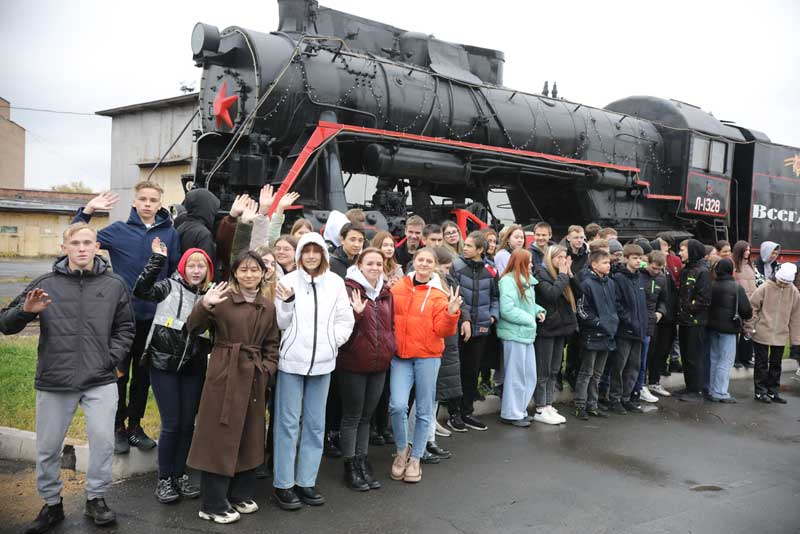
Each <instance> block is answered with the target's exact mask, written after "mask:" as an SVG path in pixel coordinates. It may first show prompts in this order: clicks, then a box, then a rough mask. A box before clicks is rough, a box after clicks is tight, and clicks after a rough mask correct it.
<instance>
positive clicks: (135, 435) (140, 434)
mask: <svg viewBox="0 0 800 534" xmlns="http://www.w3.org/2000/svg"><path fill="white" fill-rule="evenodd" d="M128 443H130V444H131V446H132V447H136V448H137V449H139V450H140V451H149V450H150V449H153V448H155V446H156V442H155V441H153V440H152V439H150V437H149V436H148V435H147V434H145V433H144V430H143V429H142V427H140V426H139V425H135V426H131V427H129V428H128Z"/></svg>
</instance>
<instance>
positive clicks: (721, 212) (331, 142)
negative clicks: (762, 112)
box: [186, 0, 800, 254]
mask: <svg viewBox="0 0 800 534" xmlns="http://www.w3.org/2000/svg"><path fill="white" fill-rule="evenodd" d="M278 6H279V10H280V23H279V28H278V30H277V31H275V32H271V33H260V32H256V31H252V30H248V29H245V28H242V27H236V26H235V27H230V28H227V29H225V30H224V31H222V32H220V31H219V30H218V29H217V28H216V27H214V26H211V25H207V24H202V23H199V24H197V25H196V26H195V29H194V31H193V34H192V52H193V57H194V60H195V63H196V64H197V65H198V66H199V67H202V79H201V89H200V97H199V107H200V109H199V112H200V117H201V131H199V132H196V134H195V135H196V142H197V151H196V153H197V156H196V161H195V163H194V174H193V175H192V176H189V177H186V180H187V182H188V181H189V180H191V181H192V182H193V186H195V187H207V188H209V189H210V190H211V191H213V192H214V193H215V194H217V195H218V196H219V197H220V198H221V200H222V202H223V205H229V204H230V202H231V201H232V199H233V197H234V196H235V195H237V194H239V193H242V192H249V193H251V194H253V195H254V194H257V191H258V189H259V188H260V187H261V186H262V185H263V184H265V183H272V184H276V185H280V186H281V187H280V189H279V192H280V193H284V192H285V191H287V190H288V189H292V190H296V191H298V192H300V193H301V195H302V197H301V199H302V210H303V215H304V216H306V217H308V218H311V219H314V220H316V221H317V222H318V223H319V224H324V221H325V220H326V217H327V213H328V211H329V210H332V209H338V210H340V211H345V210H347V209H348V208H349V207H353V203H352V202H348V198H346V195H345V189H346V185H347V183H348V182H349V180H350V177H351V176H352V175H353V174H356V175H363V174H365V175H369V176H372V177H375V179H376V182H375V194H374V195H373V196H372V198H371V201H369V202H366V203H365V204H364V205H360V206H359V207H363V208H364V209H365V210H366V211H367V212H368V222H369V223H370V224H371V225H374V226H380V227H384V228H389V229H390V230H392V231H394V232H395V233H397V232H398V231H399V229H400V227H401V225H402V222H403V221H404V219H405V217H406V215H407V212H409V211H413V212H415V213H419V214H421V215H422V216H423V217H424V218H426V220H434V221H440V220H444V219H446V218H455V219H456V220H458V222H459V224H460V225H461V226H462V230H467V229H472V228H474V227H479V226H482V225H485V224H486V223H490V224H491V223H496V222H497V218H496V217H495V216H494V214H493V213H492V207H491V205H490V202H489V193H490V192H491V191H497V190H503V191H505V192H506V193H507V196H508V199H509V204H510V207H511V209H512V210H513V214H514V219H515V220H516V221H518V222H520V223H521V224H527V223H532V222H536V221H538V220H547V221H548V222H550V223H551V224H553V226H554V227H555V229H556V231H557V232H558V231H563V230H565V229H566V226H567V225H569V224H574V223H580V224H586V223H589V222H592V221H594V222H598V223H600V224H601V225H604V226H606V225H608V226H614V227H616V228H617V229H618V230H619V231H620V234H621V235H622V236H623V237H629V236H634V235H639V234H641V235H645V236H653V235H654V234H656V233H657V232H661V231H672V232H673V234H674V235H675V237H688V236H689V235H694V236H697V237H699V238H701V239H704V240H716V239H722V238H727V239H730V240H736V239H749V240H751V241H752V243H753V244H754V245H758V244H759V243H760V242H761V241H762V240H765V239H771V240H773V241H778V242H780V243H781V244H782V245H783V247H784V252H785V253H790V254H791V253H794V254H800V232H798V231H797V229H800V194H799V193H800V149H797V148H793V147H788V146H782V145H776V144H773V143H771V142H770V140H769V138H768V137H767V136H766V135H764V134H763V133H760V132H758V131H755V130H751V129H747V128H743V127H740V126H737V125H734V124H732V123H727V122H722V121H719V120H717V119H716V118H715V117H714V116H713V115H711V114H709V113H707V112H705V111H703V110H701V109H699V108H698V107H695V106H692V105H690V104H686V103H683V102H678V101H675V100H667V99H661V98H655V97H648V96H634V97H629V98H624V99H622V100H618V101H616V102H612V103H611V104H609V105H608V106H606V107H605V108H604V109H598V108H594V107H591V106H587V105H584V104H580V103H576V102H570V101H567V100H564V99H560V98H557V95H556V91H555V87H554V90H553V93H552V95H548V94H546V93H545V94H532V93H525V92H522V91H517V90H513V89H509V88H507V87H504V86H503V63H504V56H503V53H502V52H500V51H497V50H489V49H485V48H479V47H474V46H469V45H461V44H455V43H449V42H445V41H440V40H438V39H436V38H434V37H432V36H428V35H424V34H420V33H415V32H409V31H406V30H402V29H400V28H396V27H393V26H389V25H386V24H382V23H379V22H375V21H371V20H367V19H364V18H361V17H357V16H354V15H350V14H347V13H343V12H340V11H336V10H332V9H328V8H325V7H321V6H318V4H317V2H316V1H315V0H278ZM409 192H410V198H409Z"/></svg>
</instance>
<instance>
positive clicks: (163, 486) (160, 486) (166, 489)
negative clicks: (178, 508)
mask: <svg viewBox="0 0 800 534" xmlns="http://www.w3.org/2000/svg"><path fill="white" fill-rule="evenodd" d="M180 498H181V495H180V493H178V491H177V490H176V489H175V486H173V485H172V479H170V478H159V479H158V483H157V484H156V499H158V502H160V503H161V504H167V503H171V502H175V501H177V500H178V499H180Z"/></svg>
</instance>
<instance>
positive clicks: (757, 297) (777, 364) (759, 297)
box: [747, 263, 800, 404]
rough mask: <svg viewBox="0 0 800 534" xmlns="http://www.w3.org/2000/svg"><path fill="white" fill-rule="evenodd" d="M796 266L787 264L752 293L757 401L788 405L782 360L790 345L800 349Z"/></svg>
mask: <svg viewBox="0 0 800 534" xmlns="http://www.w3.org/2000/svg"><path fill="white" fill-rule="evenodd" d="M796 274H797V266H795V265H794V264H793V263H784V264H783V265H781V266H780V268H779V269H778V270H777V272H776V273H775V280H767V281H766V282H765V283H764V284H763V285H761V286H760V287H759V288H758V289H756V290H755V291H754V292H753V295H752V296H751V297H750V304H752V306H753V318H752V319H751V321H750V322H749V324H748V325H747V328H748V330H749V331H750V333H751V337H752V338H753V348H754V352H755V356H756V365H755V372H754V374H753V379H754V382H755V384H754V385H755V399H756V400H757V401H761V402H764V403H767V404H769V403H772V402H775V403H779V404H786V400H785V399H783V398H782V397H781V396H780V395H779V392H780V378H781V360H782V359H783V351H784V348H785V347H786V344H787V343H791V345H792V347H793V348H795V347H797V346H799V345H800V292H799V291H798V290H797V288H796V287H795V286H794V277H795V275H796Z"/></svg>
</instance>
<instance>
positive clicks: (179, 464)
mask: <svg viewBox="0 0 800 534" xmlns="http://www.w3.org/2000/svg"><path fill="white" fill-rule="evenodd" d="M150 385H151V386H152V388H153V395H154V396H155V398H156V404H157V405H158V411H159V413H160V414H161V435H160V436H159V438H158V476H159V477H160V478H167V477H171V476H176V477H179V476H181V475H183V471H184V469H185V468H186V457H187V456H188V455H189V447H190V446H191V445H192V434H193V433H194V418H195V416H196V415H197V407H198V405H199V404H200V393H201V392H202V388H203V375H201V374H196V375H192V374H186V375H183V374H180V373H174V372H171V371H160V370H158V369H154V368H151V369H150Z"/></svg>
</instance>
